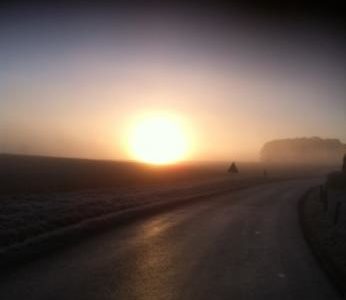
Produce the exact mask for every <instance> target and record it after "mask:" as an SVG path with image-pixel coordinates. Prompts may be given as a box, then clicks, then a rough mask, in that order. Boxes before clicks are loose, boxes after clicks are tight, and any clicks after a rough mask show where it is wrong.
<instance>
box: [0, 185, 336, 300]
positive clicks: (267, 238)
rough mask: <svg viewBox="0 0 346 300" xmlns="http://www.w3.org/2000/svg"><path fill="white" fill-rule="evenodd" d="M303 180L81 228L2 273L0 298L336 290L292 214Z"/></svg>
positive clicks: (277, 294)
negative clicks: (97, 230) (82, 232)
mask: <svg viewBox="0 0 346 300" xmlns="http://www.w3.org/2000/svg"><path fill="white" fill-rule="evenodd" d="M313 183H316V182H313V181H311V180H310V181H307V180H305V181H287V182H281V183H273V184H267V185H262V186H257V187H252V188H248V189H246V190H242V191H237V192H233V193H229V194H227V195H223V196H218V197H214V198H211V199H209V200H206V201H201V202H200V203H195V204H193V205H189V206H184V207H180V208H177V209H174V210H171V211H166V212H164V213H161V214H156V215H154V216H150V217H147V218H145V219H142V220H138V221H136V222H133V223H131V224H128V225H126V226H122V227H121V228H118V229H115V230H111V231H108V232H107V233H104V234H101V235H98V236H94V237H91V238H90V239H88V240H85V241H83V242H81V243H78V244H76V245H74V246H72V247H69V248H67V249H64V250H62V251H60V252H57V253H55V254H51V255H49V256H46V257H44V258H42V259H39V260H36V261H34V262H32V263H29V264H26V265H25V266H23V267H22V268H20V269H19V270H16V271H15V272H10V273H8V274H6V276H4V277H2V278H1V279H0V280H1V281H0V299H1V300H7V299H21V300H22V299H26V300H29V299H33V300H40V299H45V300H54V299H64V300H69V299H73V300H76V299H83V300H88V299H97V300H102V299H139V300H149V299H150V300H156V299H165V300H170V299H189V300H194V299H196V300H198V299H208V300H210V299H276V300H277V299H295V300H297V299H304V300H307V299H314V300H317V299H328V300H332V299H339V295H338V294H337V292H336V291H335V290H334V288H333V287H332V285H331V284H330V282H329V281H328V279H327V278H326V276H325V274H324V273H323V272H322V271H321V270H320V268H319V266H318V264H317V263H316V261H315V259H314V258H313V256H312V255H311V253H310V250H309V248H308V246H307V245H306V243H305V241H304V239H303V236H302V233H301V230H300V227H299V223H298V215H297V201H298V199H299V197H301V195H302V194H303V192H304V191H305V190H306V188H307V187H309V186H310V185H312V184H313Z"/></svg>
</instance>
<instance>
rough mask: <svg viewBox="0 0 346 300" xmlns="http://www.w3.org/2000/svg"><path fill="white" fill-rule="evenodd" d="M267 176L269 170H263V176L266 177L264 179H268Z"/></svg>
mask: <svg viewBox="0 0 346 300" xmlns="http://www.w3.org/2000/svg"><path fill="white" fill-rule="evenodd" d="M267 175H268V173H267V170H266V169H264V170H263V176H264V177H267Z"/></svg>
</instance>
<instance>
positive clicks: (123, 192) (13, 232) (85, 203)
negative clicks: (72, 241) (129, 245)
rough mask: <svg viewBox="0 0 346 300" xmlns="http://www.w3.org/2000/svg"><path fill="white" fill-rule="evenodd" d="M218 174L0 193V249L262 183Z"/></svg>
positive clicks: (257, 180)
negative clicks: (125, 213)
mask: <svg viewBox="0 0 346 300" xmlns="http://www.w3.org/2000/svg"><path fill="white" fill-rule="evenodd" d="M263 181H264V179H263V178H253V177H247V176H239V177H237V178H234V177H233V178H230V177H229V176H220V177H218V178H214V179H209V180H206V179H204V180H195V181H192V182H188V183H176V184H174V185H172V184H165V185H163V184H160V185H149V186H141V187H117V188H107V189H96V190H84V191H75V192H56V193H36V194H34V193H32V194H18V195H2V196H0V249H5V248H7V247H9V246H12V245H15V244H18V243H23V242H25V241H26V240H28V239H32V238H34V237H37V236H40V235H42V234H47V233H49V232H54V231H56V230H59V229H61V228H65V227H68V226H71V225H74V224H77V223H79V222H81V221H84V220H86V219H90V218H96V217H102V216H106V215H108V214H111V213H114V212H117V211H121V210H125V209H130V208H133V207H138V206H141V205H146V204H149V203H154V202H155V203H158V202H162V201H179V200H183V199H186V198H193V197H198V196H203V195H208V194H213V193H222V192H227V191H229V190H231V189H234V188H239V187H244V186H248V185H252V184H255V183H259V182H263Z"/></svg>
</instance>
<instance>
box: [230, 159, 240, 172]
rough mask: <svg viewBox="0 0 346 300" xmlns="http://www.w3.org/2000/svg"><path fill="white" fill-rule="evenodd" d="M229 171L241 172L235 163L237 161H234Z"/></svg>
mask: <svg viewBox="0 0 346 300" xmlns="http://www.w3.org/2000/svg"><path fill="white" fill-rule="evenodd" d="M228 173H239V170H238V168H237V166H236V165H235V162H232V164H231V166H230V167H229V169H228Z"/></svg>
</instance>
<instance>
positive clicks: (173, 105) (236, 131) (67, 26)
mask: <svg viewBox="0 0 346 300" xmlns="http://www.w3.org/2000/svg"><path fill="white" fill-rule="evenodd" d="M247 8H248V7H246V8H241V9H239V8H238V7H231V8H229V7H228V8H227V10H224V9H223V8H220V7H216V6H212V7H210V9H209V7H207V6H206V7H203V8H201V9H200V8H196V7H182V6H174V7H161V6H157V5H153V6H149V7H147V6H146V7H145V8H144V7H142V6H140V5H123V6H118V7H104V6H101V5H100V6H96V7H94V6H93V7H88V6H82V7H81V6H78V7H68V6H63V7H54V6H40V5H38V6H25V5H14V6H12V7H11V6H9V7H5V9H3V10H2V12H1V21H0V41H1V47H0V66H1V67H0V152H6V153H25V154H43V155H53V156H68V157H87V158H97V159H120V160H122V159H125V160H128V159H132V157H131V153H130V152H129V149H128V147H127V140H128V138H129V137H128V135H129V132H130V129H131V127H132V126H133V125H134V124H135V123H136V120H138V119H139V118H140V117H141V116H143V115H146V114H152V113H158V114H161V113H164V114H167V113H168V114H172V115H174V116H177V117H179V119H180V120H181V122H182V123H183V128H184V130H185V131H186V134H187V136H188V137H189V139H190V140H191V143H190V144H191V145H190V148H191V149H190V150H191V151H190V152H189V155H188V157H186V158H185V159H188V160H209V161H210V160H224V159H227V160H228V159H233V158H234V159H240V160H257V159H258V158H259V150H260V148H261V146H262V145H263V144H264V143H265V142H266V141H269V140H272V139H277V138H294V137H310V136H320V137H325V138H327V137H328V138H338V139H340V140H341V141H342V142H344V143H346V99H345V87H344V85H345V72H346V69H345V59H344V56H345V50H346V43H345V37H344V32H343V30H342V29H341V28H342V26H340V24H339V23H338V19H337V18H334V16H332V17H331V16H330V15H327V16H326V18H324V17H325V16H324V15H323V13H322V14H318V15H317V16H318V17H314V15H312V16H311V15H309V14H305V13H303V14H294V13H291V11H288V12H289V13H288V14H286V11H284V13H283V12H282V11H280V12H279V13H277V14H276V13H275V12H276V11H275V10H273V9H272V8H273V7H269V8H270V9H269V10H268V9H267V10H264V12H265V13H263V12H262V10H259V8H258V7H256V8H255V9H252V10H248V9H247ZM268 12H269V13H268ZM272 12H274V13H272ZM303 12H305V11H303Z"/></svg>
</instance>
